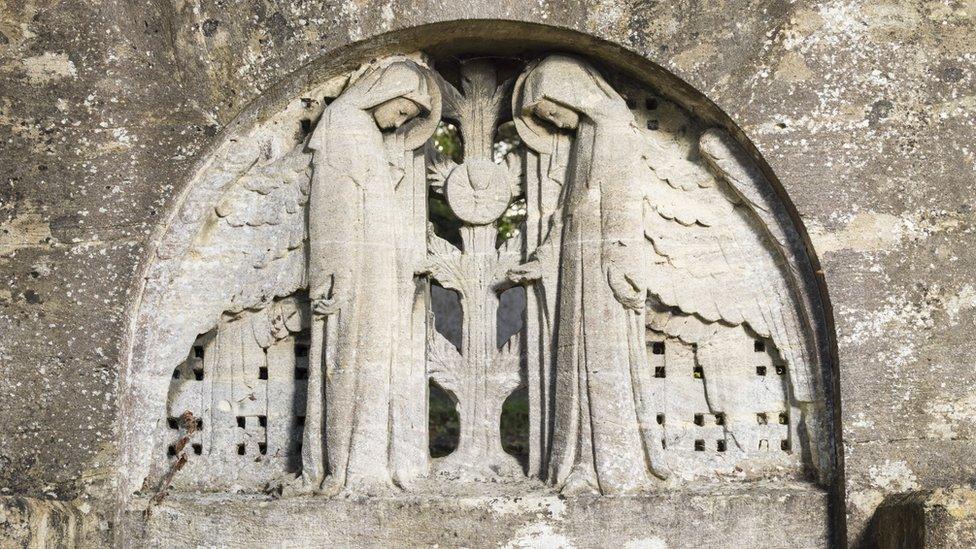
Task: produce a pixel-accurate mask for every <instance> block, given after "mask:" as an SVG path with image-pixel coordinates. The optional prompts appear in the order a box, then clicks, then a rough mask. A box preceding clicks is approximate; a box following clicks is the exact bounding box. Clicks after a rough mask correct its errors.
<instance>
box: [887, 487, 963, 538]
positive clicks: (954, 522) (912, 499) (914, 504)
mask: <svg viewBox="0 0 976 549" xmlns="http://www.w3.org/2000/svg"><path fill="white" fill-rule="evenodd" d="M872 533H873V538H874V539H873V540H872V541H873V543H874V544H875V545H876V546H877V547H878V548H879V549H910V548H914V547H926V548H928V547H932V548H940V549H941V548H945V549H950V548H952V549H957V548H958V549H962V548H964V547H974V546H976V490H974V489H973V487H972V486H954V487H948V488H938V489H936V490H924V491H920V492H909V493H906V494H895V495H892V496H888V497H887V498H885V500H884V502H883V503H882V504H881V505H880V506H879V507H878V510H877V512H876V513H875V517H874V520H873V524H872Z"/></svg>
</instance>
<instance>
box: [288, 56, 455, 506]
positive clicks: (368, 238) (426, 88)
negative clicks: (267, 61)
mask: <svg viewBox="0 0 976 549" xmlns="http://www.w3.org/2000/svg"><path fill="white" fill-rule="evenodd" d="M439 112H440V94H439V93H438V87H437V85H436V82H435V81H434V80H433V78H432V77H431V76H430V75H429V73H428V72H427V71H426V70H425V69H422V68H421V67H419V66H418V65H417V64H416V63H414V62H413V61H410V60H406V59H394V60H387V61H386V63H383V64H381V65H380V66H377V67H372V68H370V69H368V70H367V71H366V72H365V74H363V75H362V76H360V77H359V78H358V79H356V80H355V81H353V82H352V83H351V84H350V85H349V87H348V88H347V89H346V90H345V91H344V92H343V93H342V94H341V95H340V96H339V97H338V98H337V99H336V100H335V101H334V102H333V103H332V104H331V105H329V106H328V107H327V108H326V109H325V112H324V113H323V114H322V119H321V120H320V122H319V124H318V126H317V127H316V129H315V132H314V133H313V134H312V136H311V140H310V142H309V148H310V149H312V151H313V152H314V160H313V177H312V192H311V199H310V202H309V260H308V265H309V268H308V280H309V296H310V298H311V300H312V312H313V324H312V346H311V355H310V356H311V362H310V364H311V370H310V372H309V374H310V377H309V385H308V392H309V399H308V410H307V412H306V416H305V417H306V423H305V435H304V437H303V438H304V445H303V450H302V463H303V477H304V480H305V482H307V483H309V484H311V485H312V487H313V488H314V489H319V488H320V487H321V484H322V482H323V480H324V479H325V478H326V476H325V475H326V469H327V468H328V472H329V473H330V474H329V476H328V483H329V485H328V486H326V487H321V488H322V489H323V490H325V491H326V492H336V491H338V490H339V489H341V488H344V487H346V486H347V485H351V486H353V487H354V489H358V490H361V491H368V490H371V489H373V488H378V487H379V488H382V487H386V488H388V487H392V485H393V483H394V482H396V483H398V484H401V485H402V484H403V483H405V482H408V481H409V480H410V479H411V478H412V477H413V476H415V475H416V474H417V473H419V472H420V470H421V469H422V468H423V467H425V466H426V458H425V452H426V448H425V446H424V445H423V443H424V441H425V438H424V437H423V436H417V435H418V434H420V433H417V432H416V431H418V426H423V425H424V423H425V422H424V410H425V407H424V401H423V398H422V395H423V394H424V393H423V391H424V389H425V387H426V378H425V374H424V371H423V369H422V368H421V367H415V366H418V364H415V361H414V357H415V355H414V353H413V352H412V351H413V349H410V347H411V346H412V344H413V341H412V340H411V336H412V334H411V328H412V326H410V322H409V320H410V319H409V317H411V315H414V314H415V309H416V306H415V305H416V302H417V301H418V300H422V294H421V293H420V292H418V289H417V287H416V285H415V281H414V278H415V274H414V273H415V271H416V270H417V269H418V268H419V267H420V265H419V263H418V262H417V259H418V257H417V254H416V252H417V249H416V247H417V245H418V244H421V245H422V241H418V240H417V239H416V238H413V237H417V236H420V235H422V234H423V231H424V225H425V223H426V220H425V219H424V218H422V217H420V218H418V217H416V216H415V215H411V214H414V213H419V214H422V213H423V211H424V210H423V208H422V207H421V208H420V209H419V210H417V209H416V207H417V204H416V200H415V198H416V196H418V195H420V196H423V194H424V189H426V185H425V182H424V172H423V168H422V166H421V167H420V169H419V171H418V172H417V173H414V168H415V167H417V166H416V165H415V157H414V154H413V151H414V150H415V149H417V148H418V147H420V146H421V145H423V143H424V142H426V141H427V139H428V138H429V137H430V136H431V134H433V132H434V129H435V127H436V125H437V123H438V122H439V120H440V117H439ZM406 164H409V166H406ZM408 171H409V173H408ZM418 186H419V189H418ZM403 218H406V219H403ZM403 221H406V223H403ZM404 317H406V318H404ZM404 320H406V321H407V322H406V324H407V325H406V328H407V329H406V330H404V329H402V328H403V327H404V324H405V322H404ZM401 338H403V339H401ZM420 351H421V353H422V350H420ZM323 369H324V370H325V371H324V372H323ZM323 386H324V389H325V390H324V395H323ZM411 387H412V388H413V389H414V390H415V392H414V393H413V394H411V395H409V396H408V395H405V394H404V389H405V388H411ZM323 409H324V411H325V413H324V414H323ZM326 426H327V427H326ZM401 431H402V432H401ZM323 440H325V441H327V444H326V445H325V446H326V448H325V449H324V451H323ZM418 443H419V444H418ZM326 456H328V463H326Z"/></svg>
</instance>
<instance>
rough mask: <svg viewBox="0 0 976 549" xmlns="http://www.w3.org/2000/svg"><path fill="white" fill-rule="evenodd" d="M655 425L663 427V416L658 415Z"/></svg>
mask: <svg viewBox="0 0 976 549" xmlns="http://www.w3.org/2000/svg"><path fill="white" fill-rule="evenodd" d="M657 424H658V425H664V414H658V415H657Z"/></svg>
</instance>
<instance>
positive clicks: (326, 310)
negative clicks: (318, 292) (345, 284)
mask: <svg viewBox="0 0 976 549" xmlns="http://www.w3.org/2000/svg"><path fill="white" fill-rule="evenodd" d="M340 308H341V302H340V300H339V299H338V298H336V297H330V298H327V299H326V298H322V299H315V300H312V312H313V313H315V314H319V315H323V316H328V315H334V314H336V313H338V312H339V309H340Z"/></svg>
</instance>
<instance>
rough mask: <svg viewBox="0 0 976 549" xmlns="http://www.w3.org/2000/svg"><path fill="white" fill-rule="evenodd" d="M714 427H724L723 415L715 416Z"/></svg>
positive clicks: (721, 413) (720, 413)
mask: <svg viewBox="0 0 976 549" xmlns="http://www.w3.org/2000/svg"><path fill="white" fill-rule="evenodd" d="M715 425H725V413H723V412H719V413H717V414H715Z"/></svg>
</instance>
